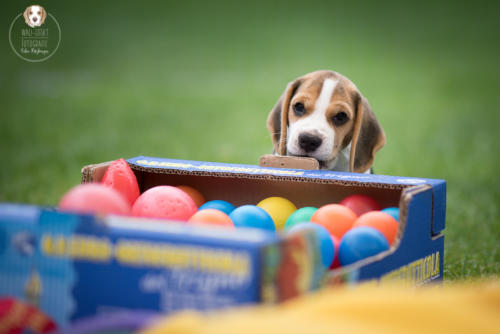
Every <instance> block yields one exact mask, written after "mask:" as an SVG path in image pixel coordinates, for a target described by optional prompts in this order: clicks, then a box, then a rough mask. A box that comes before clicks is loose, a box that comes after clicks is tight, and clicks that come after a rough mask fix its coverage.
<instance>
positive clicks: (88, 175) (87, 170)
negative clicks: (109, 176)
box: [81, 161, 112, 183]
mask: <svg viewBox="0 0 500 334" xmlns="http://www.w3.org/2000/svg"><path fill="white" fill-rule="evenodd" d="M111 162H112V161H107V162H102V163H98V164H93V165H87V166H84V167H83V168H82V171H81V173H82V180H81V183H91V182H99V181H101V179H102V178H103V176H104V173H106V170H107V169H108V166H109V165H110V164H111Z"/></svg>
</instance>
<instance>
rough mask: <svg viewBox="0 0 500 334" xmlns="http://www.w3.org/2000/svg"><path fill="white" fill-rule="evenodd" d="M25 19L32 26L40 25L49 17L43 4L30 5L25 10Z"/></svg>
mask: <svg viewBox="0 0 500 334" xmlns="http://www.w3.org/2000/svg"><path fill="white" fill-rule="evenodd" d="M23 15H24V20H25V21H26V24H27V25H29V26H30V27H31V28H34V27H39V26H41V25H42V24H43V23H44V22H45V18H46V17H47V12H46V11H45V9H43V7H42V6H38V5H33V6H28V8H26V10H25V11H24V14H23Z"/></svg>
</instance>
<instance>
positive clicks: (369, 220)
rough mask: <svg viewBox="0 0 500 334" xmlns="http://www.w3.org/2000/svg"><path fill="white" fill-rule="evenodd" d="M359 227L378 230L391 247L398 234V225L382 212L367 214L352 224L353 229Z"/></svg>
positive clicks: (391, 217)
mask: <svg viewBox="0 0 500 334" xmlns="http://www.w3.org/2000/svg"><path fill="white" fill-rule="evenodd" d="M359 226H369V227H373V228H374V229H376V230H378V231H379V232H380V233H382V234H383V235H384V237H385V238H386V239H387V242H388V243H389V245H392V243H393V242H394V239H396V235H397V234H398V229H399V223H398V221H397V220H396V219H394V217H393V216H391V215H390V214H388V213H385V212H382V211H371V212H367V213H365V214H364V215H362V216H361V217H359V218H358V219H356V221H355V222H354V225H353V226H352V227H353V228H355V227H359Z"/></svg>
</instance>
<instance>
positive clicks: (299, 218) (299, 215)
mask: <svg viewBox="0 0 500 334" xmlns="http://www.w3.org/2000/svg"><path fill="white" fill-rule="evenodd" d="M316 210H318V209H317V208H313V207H312V206H306V207H304V208H300V209H298V210H297V211H295V212H294V213H292V214H291V215H290V217H288V219H287V220H286V222H285V226H284V227H283V229H284V230H285V231H288V230H289V229H290V228H292V227H293V226H294V225H296V224H298V223H302V222H308V221H311V217H312V215H313V214H314V213H315V212H316Z"/></svg>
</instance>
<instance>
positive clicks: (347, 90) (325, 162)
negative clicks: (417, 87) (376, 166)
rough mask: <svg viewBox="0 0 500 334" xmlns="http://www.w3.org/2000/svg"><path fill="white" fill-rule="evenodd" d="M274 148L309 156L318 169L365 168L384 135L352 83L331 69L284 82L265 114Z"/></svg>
mask: <svg viewBox="0 0 500 334" xmlns="http://www.w3.org/2000/svg"><path fill="white" fill-rule="evenodd" d="M267 128H268V130H269V132H270V133H271V137H272V140H273V145H274V153H275V154H279V155H289V156H300V157H312V158H315V159H317V160H318V161H319V164H320V168H321V169H327V170H335V171H350V172H356V173H370V172H371V166H372V164H373V161H374V159H375V153H376V152H377V151H378V150H379V149H380V148H382V147H383V146H384V144H385V134H384V131H383V130H382V127H381V126H380V124H379V123H378V121H377V118H376V117H375V114H374V113H373V111H372V110H371V108H370V106H369V104H368V101H367V100H366V98H365V97H364V96H363V95H361V93H360V92H359V90H358V89H357V88H356V85H354V83H352V82H351V81H350V80H349V79H347V78H346V77H344V76H343V75H341V74H339V73H337V72H333V71H317V72H312V73H309V74H306V75H304V76H302V77H299V78H297V79H295V80H293V81H292V82H290V83H289V84H288V86H287V87H286V89H285V91H284V92H283V94H282V96H281V97H280V99H279V100H278V102H277V103H276V105H275V106H274V108H273V109H272V110H271V112H270V113H269V116H268V118H267Z"/></svg>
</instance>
